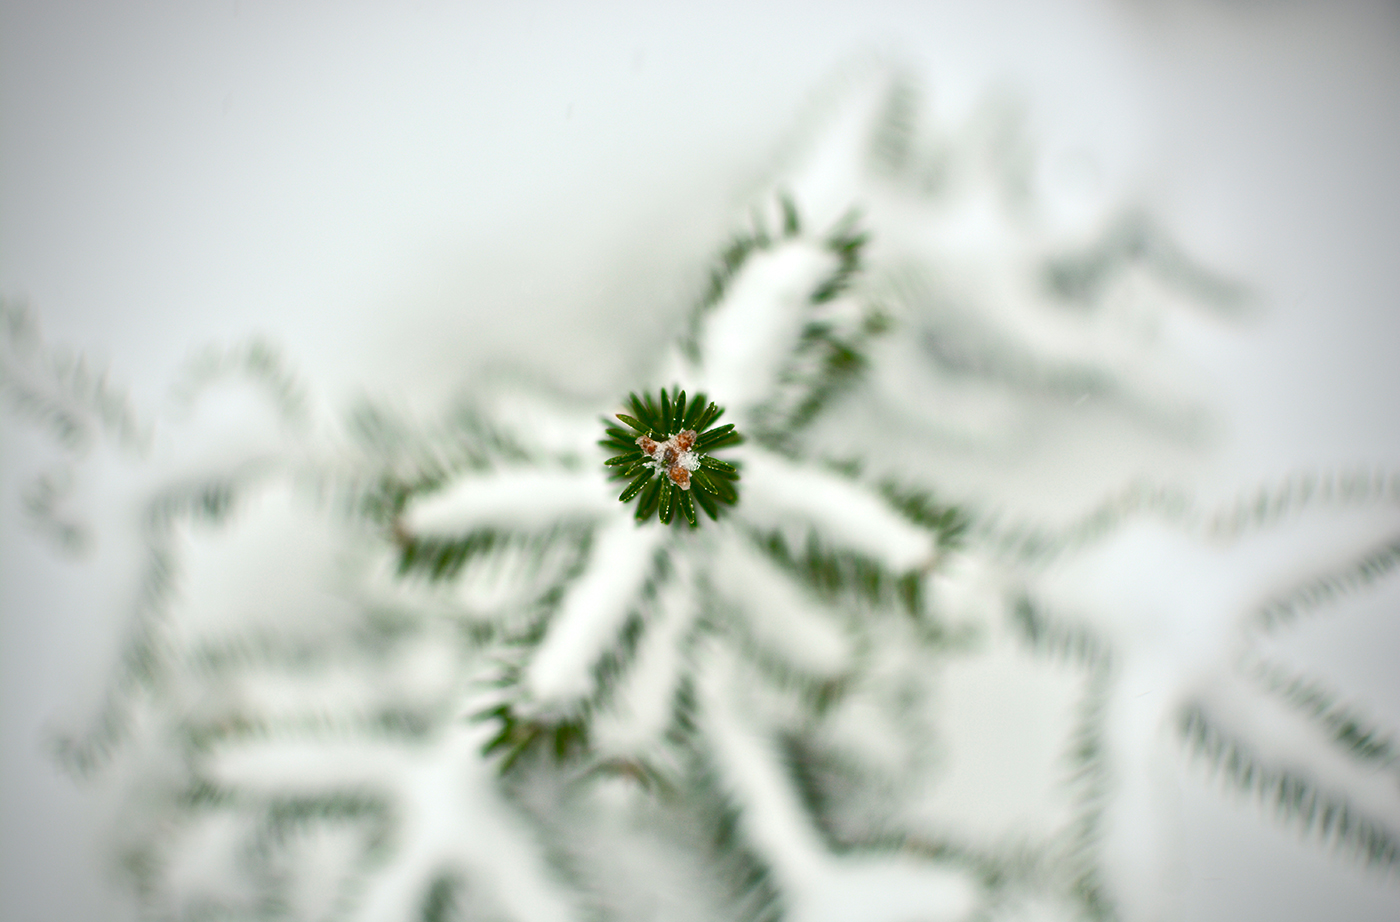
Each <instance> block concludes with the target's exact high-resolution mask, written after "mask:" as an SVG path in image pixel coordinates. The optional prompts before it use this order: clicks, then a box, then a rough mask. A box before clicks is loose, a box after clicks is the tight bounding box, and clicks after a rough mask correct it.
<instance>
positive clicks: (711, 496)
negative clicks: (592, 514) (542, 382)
mask: <svg viewBox="0 0 1400 922" xmlns="http://www.w3.org/2000/svg"><path fill="white" fill-rule="evenodd" d="M628 401H629V404H630V408H631V410H632V411H633V412H632V413H631V414H629V413H618V414H617V418H618V419H620V420H621V421H622V422H623V423H624V424H625V425H627V426H628V427H629V428H628V429H622V428H619V427H617V426H614V425H612V424H611V423H610V422H609V421H608V420H603V426H604V432H605V433H606V438H604V439H602V440H600V441H599V443H598V444H599V445H602V446H603V447H604V448H607V449H609V450H611V451H612V452H613V453H614V454H613V456H612V457H610V458H608V460H607V461H605V462H603V463H604V464H605V465H606V466H607V467H608V468H609V472H610V474H611V475H612V477H613V479H614V480H619V481H621V480H626V481H628V484H627V487H626V488H625V489H624V490H623V491H622V493H621V494H620V495H619V496H618V499H619V500H621V501H622V502H624V503H626V502H631V501H632V500H633V499H636V500H637V512H636V517H637V521H639V522H645V521H646V520H647V519H649V518H650V517H651V516H652V514H653V513H655V514H656V516H657V518H658V519H660V520H661V521H662V522H663V523H665V524H671V523H672V522H674V523H676V524H677V525H679V524H680V523H681V522H682V521H684V522H686V523H687V524H689V525H690V527H691V528H696V527H698V526H699V524H700V520H699V517H698V516H697V515H696V514H695V509H696V507H697V506H698V507H699V508H700V509H701V510H702V511H703V512H704V513H705V514H706V515H708V516H709V517H710V518H712V519H718V518H719V517H720V514H721V512H722V510H723V507H725V506H732V505H734V504H735V503H737V502H738V501H739V490H738V488H737V486H736V484H737V482H738V480H739V469H738V467H737V466H735V465H733V464H731V463H729V462H727V461H722V460H720V459H719V458H716V457H714V456H713V455H712V454H710V452H713V451H716V450H718V449H721V448H727V447H729V446H732V445H738V444H739V443H741V442H742V441H743V436H741V435H740V434H739V433H738V432H736V431H735V430H734V425H733V424H732V423H729V424H726V425H723V426H715V425H714V423H715V422H716V421H718V420H719V418H720V416H722V415H723V414H724V409H723V408H722V407H720V406H717V405H716V404H714V403H709V402H707V400H706V397H705V395H704V394H697V395H696V396H695V397H694V399H691V400H687V399H686V393H685V391H683V390H680V389H679V388H676V389H673V390H669V391H668V390H666V389H665V388H663V389H662V390H661V394H660V397H659V398H658V397H653V396H652V394H651V392H649V391H646V392H643V393H642V395H641V396H638V395H637V394H630V395H629V397H628ZM633 414H635V415H633ZM687 434H688V435H687ZM648 439H649V440H651V441H652V442H654V443H658V446H659V447H657V448H656V449H655V450H654V451H653V453H652V454H650V455H649V454H647V452H646V451H644V450H643V447H642V445H643V442H644V441H645V440H648ZM672 440H686V444H688V445H690V446H691V447H690V449H689V450H687V451H686V452H685V454H687V455H688V454H692V453H693V455H694V458H693V463H694V464H696V465H697V466H696V467H695V468H694V469H693V470H691V469H688V468H686V467H684V466H682V464H681V461H680V457H681V454H680V449H681V448H682V447H684V446H678V445H671V444H670V443H671V441H672ZM662 443H665V444H662ZM673 474H674V476H673ZM677 512H679V513H680V515H677V514H676V513H677Z"/></svg>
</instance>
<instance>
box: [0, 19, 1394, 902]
mask: <svg viewBox="0 0 1400 922" xmlns="http://www.w3.org/2000/svg"><path fill="white" fill-rule="evenodd" d="M868 58H876V59H879V60H888V61H890V62H893V63H894V64H897V65H898V66H899V67H901V68H904V69H906V70H908V71H909V72H911V73H912V74H914V75H915V76H916V77H917V79H918V80H919V82H920V83H921V84H922V85H923V86H924V87H925V88H926V90H927V96H928V99H927V103H928V106H929V108H930V110H931V111H932V113H933V114H934V116H935V118H936V120H937V121H939V122H946V123H949V124H958V123H960V122H962V121H963V120H964V119H966V118H967V117H968V115H969V113H971V112H973V111H974V109H975V108H976V107H977V106H978V105H979V103H980V102H982V101H983V100H985V99H986V98H987V97H988V95H989V94H998V93H1001V94H1010V95H1012V96H1014V97H1016V98H1017V99H1019V100H1021V105H1022V106H1023V109H1024V111H1025V112H1026V119H1027V125H1028V131H1029V133H1030V135H1031V137H1032V138H1033V139H1034V143H1035V145H1036V147H1037V149H1038V150H1039V152H1040V156H1041V159H1042V162H1043V163H1044V164H1046V167H1045V169H1047V170H1049V171H1050V172H1051V173H1052V174H1053V176H1054V177H1056V182H1057V183H1059V186H1058V187H1059V188H1063V189H1065V190H1068V191H1067V192H1066V193H1065V194H1066V196H1067V197H1068V199H1069V200H1070V204H1069V205H1067V206H1066V209H1065V211H1064V215H1065V218H1064V220H1065V222H1066V223H1065V227H1066V229H1067V230H1070V231H1072V230H1073V229H1074V221H1075V214H1076V212H1075V208H1076V207H1079V208H1081V209H1083V210H1084V211H1086V212H1095V213H1097V211H1098V210H1101V209H1102V208H1104V207H1105V203H1112V202H1122V203H1124V204H1126V205H1132V206H1135V207H1140V208H1142V209H1143V210H1144V211H1145V212H1146V213H1149V214H1151V215H1152V216H1153V218H1154V219H1155V220H1156V221H1157V222H1158V223H1159V224H1160V225H1162V226H1163V227H1165V228H1167V229H1169V231H1170V233H1171V235H1172V236H1173V238H1174V239H1175V240H1177V241H1178V242H1180V243H1181V244H1182V245H1183V246H1185V247H1186V248H1187V249H1189V251H1190V252H1191V253H1192V254H1193V255H1194V256H1195V257H1197V258H1198V259H1200V260H1201V261H1203V262H1205V263H1207V264H1208V265H1210V266H1211V267H1212V268H1214V269H1216V270H1218V271H1220V272H1223V273H1225V274H1226V275H1228V276H1229V277H1231V278H1233V279H1236V280H1239V281H1241V282H1242V283H1244V284H1245V285H1246V286H1247V288H1248V289H1249V291H1250V292H1251V303H1252V304H1253V305H1254V308H1255V309H1254V310H1252V311H1251V313H1250V315H1249V316H1248V317H1247V318H1246V320H1245V321H1243V326H1242V328H1241V335H1238V336H1235V337H1232V338H1229V339H1228V340H1222V342H1227V343H1228V345H1227V346H1222V347H1221V348H1220V349H1219V350H1218V351H1216V352H1215V353H1213V354H1210V355H1208V356H1206V357H1205V359H1204V360H1205V362H1206V364H1207V365H1208V366H1209V370H1210V381H1211V385H1212V387H1213V389H1214V392H1213V394H1212V401H1213V404H1214V405H1215V409H1216V412H1217V414H1218V416H1219V420H1220V425H1219V427H1218V432H1217V434H1216V436H1215V437H1214V440H1213V442H1212V445H1211V449H1210V453H1209V462H1208V463H1207V464H1205V465H1204V466H1203V467H1201V468H1200V469H1199V470H1198V474H1199V476H1200V477H1201V478H1202V479H1203V481H1204V482H1206V483H1209V484H1214V485H1217V486H1218V485H1220V484H1250V483H1255V482H1258V481H1259V480H1261V479H1263V478H1267V477H1271V476H1277V475H1281V474H1283V473H1285V472H1287V471H1290V470H1293V469H1296V468H1299V467H1307V466H1314V467H1317V466H1321V467H1327V466H1333V465H1335V466H1341V467H1345V466H1350V465H1356V464H1361V465H1374V464H1394V463H1395V461H1396V460H1397V459H1400V396H1397V395H1400V363H1397V362H1396V361H1395V348H1396V346H1397V345H1400V258H1397V255H1396V254H1400V173H1398V172H1397V171H1396V169H1395V157H1396V151H1397V150H1400V95H1397V94H1400V4H1397V3H1395V2H1394V0H1333V2H1326V3H1323V2H1303V0H1275V2H1269V0H1254V2H1250V0H1182V2H1166V0H1038V2H1037V0H991V2H985V3H980V4H975V5H974V4H962V3H953V2H921V3H880V2H869V3H864V4H860V5H858V6H857V5H854V4H837V3H821V2H808V3H801V4H797V3H778V2H771V3H766V2H758V3H755V2H747V3H724V2H711V3H706V4H703V5H700V4H695V5H687V6H684V7H682V6H666V7H661V6H658V5H656V4H642V3H636V4H629V3H538V4H520V5H513V6H511V7H509V8H507V7H505V6H498V5H489V4H484V3H480V4H477V3H463V4H452V3H432V2H424V3H415V4H396V5H392V6H391V5H388V4H361V3H334V4H331V3H326V4H320V3H312V2H302V3H293V4H281V3H260V2H250V0H226V2H205V0H194V2H180V3H173V2H172V3H164V2H127V3H117V4H99V3H87V2H66V0H53V2H45V3H35V2H28V3H26V2H17V0H3V5H0V296H3V297H5V298H6V299H11V300H16V301H22V302H25V303H27V304H28V305H29V307H30V309H31V310H32V311H33V312H34V313H35V315H36V316H37V317H38V318H39V321H40V324H41V326H42V330H43V334H44V336H45V338H46V339H47V340H48V341H50V342H53V343H62V344H64V345H65V346H67V347H69V348H71V349H73V350H75V351H78V352H81V353H83V354H84V355H86V356H88V357H89V359H90V360H91V362H92V363H93V365H94V366H95V367H99V368H109V369H110V370H111V372H112V377H113V379H114V380H116V381H120V382H122V383H123V384H124V385H125V386H126V387H127V388H128V389H129V391H130V393H131V395H132V399H133V402H134V403H135V404H136V405H137V406H142V405H155V404H157V403H159V402H160V401H161V400H163V399H164V393H165V388H166V387H167V386H168V384H169V382H170V381H171V380H173V379H174V378H175V377H176V376H177V372H178V370H179V369H180V368H181V367H182V366H183V365H184V364H185V363H186V362H187V361H188V360H189V358H190V356H191V354H192V353H193V352H195V351H196V350H197V349H198V348H199V347H201V346H203V345H204V344H207V343H216V344H230V343H235V342H241V341H244V340H246V339H247V338H248V337H249V336H250V335H260V336H263V337H265V338H266V339H268V340H270V341H272V342H275V343H277V344H279V345H280V346H281V348H282V349H283V351H284V353H285V354H286V355H287V356H288V357H289V358H290V359H291V360H292V362H293V364H294V365H295V366H296V367H297V368H298V370H299V371H300V373H301V374H302V376H303V378H304V379H305V380H306V381H309V382H312V383H313V385H314V391H313V393H314V395H315V396H314V399H315V400H316V401H318V402H320V403H322V404H324V406H325V408H326V410H327V412H329V413H331V414H335V413H337V412H340V411H341V410H342V409H343V408H344V407H346V406H348V405H349V403H350V402H351V401H353V400H354V399H356V398H357V397H359V396H361V395H365V394H372V395H375V396H376V397H380V398H384V399H388V400H390V401H392V402H394V403H396V404H399V405H403V406H407V407H413V408H424V409H427V408H432V407H435V406H438V405H439V404H441V403H442V401H444V400H445V399H447V398H448V397H449V396H450V395H452V394H454V393H456V392H458V391H459V390H461V389H462V388H464V387H467V386H469V385H470V383H471V382H472V381H473V380H480V379H481V378H482V377H483V376H485V375H489V374H490V373H491V372H492V370H493V369H497V368H501V367H516V368H518V367H524V368H526V369H528V370H530V371H531V372H533V373H535V374H537V375H538V376H540V377H542V378H544V379H545V380H547V381H552V382H556V383H558V384H560V385H561V386H564V387H567V388H568V389H570V390H573V391H575V392H582V393H587V394H592V395H600V394H607V393H611V392H614V391H616V390H618V389H619V388H622V389H625V388H626V387H628V386H629V385H630V382H631V381H632V380H633V379H634V378H635V376H636V374H637V373H638V372H639V371H640V370H643V369H645V368H647V367H648V362H649V360H650V359H651V357H652V355H653V353H654V351H655V350H656V349H658V348H660V346H661V344H663V343H664V342H666V341H667V339H668V338H669V337H670V335H671V333H672V331H673V330H674V327H675V324H676V321H677V318H679V317H680V316H682V314H683V312H684V310H685V309H686V308H687V307H688V306H689V304H690V303H691V301H692V300H693V297H694V292H695V290H696V288H697V280H699V279H701V278H702V277H703V276H702V270H703V267H704V266H705V265H706V262H707V260H708V258H709V256H710V254H711V252H712V251H713V248H714V246H715V244H716V243H717V242H718V241H720V240H722V239H723V238H724V237H725V235H726V234H727V233H728V232H729V231H730V229H731V227H732V226H733V224H734V222H735V218H736V215H737V214H741V213H742V211H741V210H742V208H743V207H745V206H746V205H747V204H748V202H749V199H750V197H751V196H752V195H753V193H754V191H755V190H756V189H760V188H762V186H763V184H764V182H765V180H766V179H768V178H769V177H770V175H771V173H772V171H773V169H774V168H775V164H776V163H777V162H778V161H779V160H780V159H781V158H782V156H783V155H784V151H785V150H786V149H787V145H789V144H790V141H791V137H792V134H793V132H794V130H796V128H797V127H798V126H799V125H800V124H801V116H802V114H803V113H804V112H805V111H807V109H808V108H809V107H810V105H811V100H812V98H813V94H814V93H816V92H817V91H818V89H819V88H820V87H821V86H822V85H823V81H825V80H828V79H829V78H830V76H831V74H832V73H833V72H834V71H836V70H837V69H838V68H841V67H843V66H848V65H849V64H850V62H852V61H857V60H864V59H868ZM1075 202H1078V203H1080V204H1079V205H1077V206H1076V205H1075V204H1074V203H1075ZM0 432H3V434H4V441H3V442H0V683H3V684H2V685H0V708H2V709H3V710H0V760H2V761H0V836H3V852H0V893H2V894H3V896H0V902H3V905H4V906H5V910H4V915H5V916H6V918H13V919H16V920H24V922H30V920H34V922H39V920H70V919H122V918H133V917H134V910H132V909H131V908H130V904H129V901H128V899H127V897H125V896H124V895H123V894H122V892H121V890H120V888H119V886H118V885H117V884H115V883H114V882H113V881H114V878H113V877H112V875H111V873H110V870H109V868H108V865H107V864H106V861H107V858H106V854H105V852H104V850H103V839H102V830H103V829H104V828H105V826H104V824H106V823H108V822H110V810H109V807H108V806H107V804H108V794H107V792H105V791H104V789H103V786H102V784H101V783H100V781H99V783H93V784H87V785H78V784H75V783H74V782H73V781H72V780H71V779H70V778H69V777H67V776H65V775H64V774H63V773H61V772H60V771H59V769H58V768H57V765H56V762H55V761H54V759H53V758H52V756H51V755H50V754H49V753H48V752H47V751H46V749H45V740H46V739H49V738H50V737H51V736H52V734H53V733H54V732H56V731H57V730H59V729H62V728H64V727H65V726H66V725H67V723H68V722H72V721H74V720H76V719H78V718H77V715H81V714H83V713H85V711H84V709H85V708H86V707H88V706H89V705H90V702H91V700H92V696H93V695H94V694H95V693H96V691H95V690H96V689H99V688H100V687H101V685H102V682H103V680H104V677H105V675H106V672H107V670H109V669H110V663H111V659H112V656H113V652H112V651H113V650H114V649H116V646H117V644H118V641H119V638H120V636H121V632H122V631H123V629H124V628H125V626H126V625H125V623H124V622H123V621H122V620H121V619H119V618H117V617H116V616H115V615H114V614H113V611H112V608H111V606H108V605H105V604H103V599H101V598H94V597H93V593H94V592H95V591H96V590H94V588H93V587H94V585H100V581H96V582H84V581H82V580H75V579H71V578H70V576H69V573H70V571H69V570H67V569H65V565H64V564H62V563H61V562H58V561H56V560H55V559H52V555H51V554H50V553H49V552H48V551H47V550H46V549H45V548H44V547H43V546H41V545H40V544H38V543H36V542H35V541H33V540H32V538H31V536H29V534H28V533H27V532H26V531H25V529H24V527H23V521H22V520H23V517H22V516H21V515H20V514H19V499H18V494H19V486H20V485H21V484H22V483H23V482H25V481H26V479H27V478H28V477H29V476H30V475H31V474H32V473H33V470H34V468H35V465H36V464H38V461H37V460H36V458H37V457H38V454H37V453H38V451H39V450H38V449H37V448H35V447H34V446H33V445H31V444H30V443H29V442H28V441H26V437H24V436H23V435H22V434H21V433H19V431H18V430H9V429H6V430H0ZM1028 489H1030V490H1033V489H1034V484H1033V483H1032V484H1031V485H1030V486H1029V487H1028ZM1392 596H1393V593H1392ZM1305 642H1306V645H1307V647H1308V651H1309V653H1308V655H1309V658H1310V660H1309V661H1310V665H1311V666H1313V667H1314V668H1315V669H1316V670H1317V671H1318V672H1320V673H1321V674H1324V675H1326V676H1327V677H1328V678H1329V679H1330V680H1332V681H1333V682H1334V684H1336V685H1340V686H1342V687H1344V688H1346V689H1347V690H1349V691H1352V692H1354V693H1355V694H1356V695H1357V696H1359V697H1362V698H1364V699H1365V700H1366V701H1367V703H1368V705H1369V706H1370V708H1371V713H1372V714H1373V716H1375V717H1376V718H1377V719H1378V720H1379V721H1380V722H1381V723H1383V724H1385V725H1388V726H1392V727H1393V726H1400V670H1397V669H1396V668H1395V665H1394V664H1395V654H1396V652H1397V651H1400V628H1397V627H1396V626H1395V619H1394V611H1393V609H1392V608H1390V607H1387V606H1385V605H1379V604H1378V605H1373V606H1369V607H1368V608H1367V610H1366V612H1365V613H1364V616H1362V617H1358V618H1355V619H1349V620H1346V621H1344V622H1342V621H1334V622H1331V623H1329V625H1328V627H1327V630H1326V631H1317V632H1314V633H1313V634H1309V635H1308V637H1307V638H1306V641H1305ZM1181 809H1182V817H1181V822H1182V826H1183V830H1184V832H1183V840H1184V842H1185V843H1186V846H1187V865H1188V866H1187V869H1186V874H1185V883H1184V887H1185V891H1184V892H1185V896H1184V902H1183V907H1182V917H1183V918H1190V919H1202V920H1225V919H1241V918H1258V919H1266V918H1268V919H1299V920H1302V919H1320V918H1347V919H1358V920H1378V922H1379V920H1382V919H1394V918H1397V917H1400V890H1397V889H1396V886H1395V884H1394V882H1393V880H1388V879H1386V878H1385V877H1384V876H1383V875H1380V874H1378V873H1375V872H1366V871H1364V870H1360V869H1358V868H1356V867H1354V866H1352V865H1350V864H1347V863H1345V862H1342V861H1339V860H1337V859H1335V858H1333V857H1331V856H1329V855H1328V854H1327V853H1326V852H1324V851H1322V850H1320V849H1317V848H1315V847H1313V846H1311V845H1308V844H1305V843H1303V842H1302V841H1300V839H1299V836H1297V835H1296V834H1293V833H1290V832H1288V831H1287V830H1285V829H1283V828H1282V827H1279V826H1277V825H1275V824H1273V823H1272V822H1271V821H1262V822H1261V821H1260V819H1259V817H1258V815H1257V813H1258V811H1257V809H1256V808H1255V807H1254V806H1252V805H1251V804H1248V803H1245V802H1243V801H1241V800H1239V799H1232V798H1229V797H1221V796H1219V794H1218V791H1216V790H1215V789H1213V788H1212V787H1211V786H1210V784H1209V783H1208V782H1207V781H1205V780H1203V779H1202V778H1197V779H1195V780H1193V781H1190V782H1189V783H1183V786H1182V790H1181Z"/></svg>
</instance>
